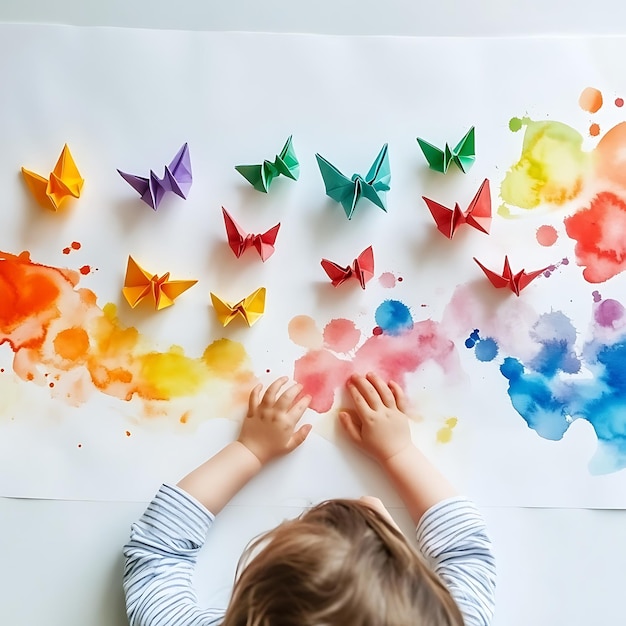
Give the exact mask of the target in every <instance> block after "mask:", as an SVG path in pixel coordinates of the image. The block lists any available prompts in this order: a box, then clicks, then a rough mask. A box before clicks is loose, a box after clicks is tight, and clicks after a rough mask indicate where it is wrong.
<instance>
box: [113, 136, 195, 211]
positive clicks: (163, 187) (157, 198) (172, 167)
mask: <svg viewBox="0 0 626 626" xmlns="http://www.w3.org/2000/svg"><path fill="white" fill-rule="evenodd" d="M117 171H118V172H119V174H120V176H121V177H122V178H123V179H124V180H125V181H126V182H127V183H128V184H129V185H130V186H131V187H132V188H133V189H134V190H135V191H137V192H138V193H139V195H140V196H141V199H142V200H143V201H144V202H145V203H146V204H147V205H148V206H150V207H152V208H153V209H154V210H155V211H156V210H157V209H158V207H159V204H160V203H161V200H162V199H163V196H164V195H165V192H166V191H173V192H174V193H175V194H176V195H177V196H180V197H181V198H186V197H187V194H188V193H189V190H190V189H191V183H192V182H193V178H192V176H191V160H190V159H189V146H188V145H187V144H186V143H185V144H184V145H183V147H182V148H181V149H180V150H179V151H178V152H177V153H176V156H175V157H174V158H173V159H172V162H171V163H170V164H169V165H167V166H166V167H165V175H164V176H163V178H159V177H158V176H157V175H156V174H155V173H154V172H153V171H152V170H150V178H144V177H143V176H135V175H134V174H127V173H126V172H122V171H121V170H117Z"/></svg>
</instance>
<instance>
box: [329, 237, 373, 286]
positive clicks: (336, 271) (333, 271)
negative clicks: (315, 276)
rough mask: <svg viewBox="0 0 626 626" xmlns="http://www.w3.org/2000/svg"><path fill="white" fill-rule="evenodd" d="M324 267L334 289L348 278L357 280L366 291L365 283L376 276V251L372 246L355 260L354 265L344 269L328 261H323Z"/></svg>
mask: <svg viewBox="0 0 626 626" xmlns="http://www.w3.org/2000/svg"><path fill="white" fill-rule="evenodd" d="M322 267H323V268H324V271H325V272H326V273H327V274H328V278H330V280H331V282H332V284H333V287H337V286H338V285H341V283H343V282H345V281H346V280H348V278H356V279H357V280H358V281H359V283H360V285H361V287H362V288H363V289H365V283H366V282H367V281H368V280H370V279H371V278H372V277H373V276H374V250H373V249H372V246H370V247H369V248H365V250H363V252H361V254H359V256H358V257H357V258H356V259H354V262H353V263H352V265H348V267H342V266H341V265H337V263H333V262H332V261H329V260H328V259H322Z"/></svg>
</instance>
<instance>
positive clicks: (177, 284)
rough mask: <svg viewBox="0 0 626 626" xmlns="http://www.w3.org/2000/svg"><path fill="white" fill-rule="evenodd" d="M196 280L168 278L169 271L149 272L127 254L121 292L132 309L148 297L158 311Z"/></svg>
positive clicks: (169, 304) (169, 303) (191, 285)
mask: <svg viewBox="0 0 626 626" xmlns="http://www.w3.org/2000/svg"><path fill="white" fill-rule="evenodd" d="M197 282H198V281H197V280H170V273H169V272H166V273H165V274H163V276H158V275H157V274H151V273H150V272H146V270H144V269H142V268H141V267H139V265H138V264H137V262H136V261H135V259H133V257H132V256H129V257H128V265H127V266H126V277H125V278H124V287H123V288H122V293H123V294H124V297H125V298H126V301H127V302H128V304H130V306H131V307H132V308H133V309H134V308H135V307H136V306H137V305H138V304H139V303H140V302H141V301H142V300H143V299H144V298H150V299H151V300H152V301H153V302H154V308H155V309H156V310H157V311H160V310H161V309H165V308H166V307H168V306H172V304H174V300H175V299H176V298H178V296H180V294H181V293H183V292H185V291H187V289H189V288H190V287H193V286H194V285H195V284H196V283H197Z"/></svg>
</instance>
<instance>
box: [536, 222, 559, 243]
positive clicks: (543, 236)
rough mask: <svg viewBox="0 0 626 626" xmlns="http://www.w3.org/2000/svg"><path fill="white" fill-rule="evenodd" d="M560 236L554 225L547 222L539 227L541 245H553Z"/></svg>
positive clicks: (538, 235) (538, 237) (538, 234)
mask: <svg viewBox="0 0 626 626" xmlns="http://www.w3.org/2000/svg"><path fill="white" fill-rule="evenodd" d="M558 238H559V234H558V233H557V232H556V228H554V226H550V225H548V224H545V225H543V226H540V227H539V228H538V229H537V242H538V243H539V245H540V246H546V247H548V246H552V245H554V244H555V243H556V240H557V239H558Z"/></svg>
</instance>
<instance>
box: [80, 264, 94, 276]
mask: <svg viewBox="0 0 626 626" xmlns="http://www.w3.org/2000/svg"><path fill="white" fill-rule="evenodd" d="M78 271H79V272H80V273H81V274H82V275H83V276H87V274H89V273H90V272H91V266H90V265H83V266H82V267H80V268H79V269H78Z"/></svg>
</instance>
